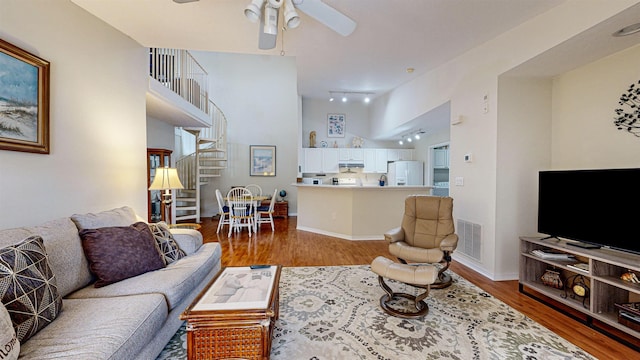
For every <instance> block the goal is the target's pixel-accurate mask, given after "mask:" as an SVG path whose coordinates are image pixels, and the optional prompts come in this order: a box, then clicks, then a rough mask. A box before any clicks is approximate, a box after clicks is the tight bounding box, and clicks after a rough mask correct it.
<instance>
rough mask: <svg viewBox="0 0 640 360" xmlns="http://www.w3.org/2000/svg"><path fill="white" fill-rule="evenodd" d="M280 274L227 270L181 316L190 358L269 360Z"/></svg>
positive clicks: (276, 267) (269, 268)
mask: <svg viewBox="0 0 640 360" xmlns="http://www.w3.org/2000/svg"><path fill="white" fill-rule="evenodd" d="M281 269H282V267H281V266H280V265H272V266H267V267H263V268H256V269H252V268H250V267H226V268H223V269H222V270H221V271H220V272H219V273H218V275H216V277H215V278H214V279H213V280H211V282H210V283H209V284H208V285H207V287H206V288H205V289H204V290H203V291H202V292H201V293H200V294H199V295H198V297H196V298H195V300H194V301H193V303H192V304H191V305H190V306H189V307H188V308H187V309H186V310H185V311H184V312H183V313H182V315H180V318H181V319H182V320H186V321H187V327H186V328H187V358H188V359H189V360H194V359H203V360H204V359H229V358H240V359H268V358H269V355H270V353H271V335H272V333H273V327H274V324H275V321H276V319H277V318H278V302H279V291H278V287H279V284H280V271H281Z"/></svg>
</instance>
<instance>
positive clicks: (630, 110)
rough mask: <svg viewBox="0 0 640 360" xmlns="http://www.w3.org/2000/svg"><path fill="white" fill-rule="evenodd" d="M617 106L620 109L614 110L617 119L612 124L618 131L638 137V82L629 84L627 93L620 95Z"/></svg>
mask: <svg viewBox="0 0 640 360" xmlns="http://www.w3.org/2000/svg"><path fill="white" fill-rule="evenodd" d="M618 104H619V105H620V106H622V107H621V108H618V109H615V113H616V115H617V117H616V118H615V120H614V122H613V123H614V124H615V126H616V127H617V128H618V130H626V131H627V132H629V133H631V134H633V135H635V136H636V137H640V81H638V82H637V83H634V84H631V85H630V86H629V89H627V92H625V93H623V94H622V95H620V100H618Z"/></svg>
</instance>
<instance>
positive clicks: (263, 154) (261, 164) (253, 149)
mask: <svg viewBox="0 0 640 360" xmlns="http://www.w3.org/2000/svg"><path fill="white" fill-rule="evenodd" d="M249 158H250V162H249V164H250V165H249V166H250V169H249V171H250V173H249V175H250V176H276V147H275V146H273V145H250V146H249Z"/></svg>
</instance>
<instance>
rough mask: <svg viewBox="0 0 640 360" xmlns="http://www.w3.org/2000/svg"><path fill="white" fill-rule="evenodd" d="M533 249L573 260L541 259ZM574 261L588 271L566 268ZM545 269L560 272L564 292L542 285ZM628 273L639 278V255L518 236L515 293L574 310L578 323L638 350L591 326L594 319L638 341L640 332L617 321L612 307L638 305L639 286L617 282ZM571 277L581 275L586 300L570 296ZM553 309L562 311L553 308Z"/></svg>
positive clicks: (637, 346)
mask: <svg viewBox="0 0 640 360" xmlns="http://www.w3.org/2000/svg"><path fill="white" fill-rule="evenodd" d="M534 250H543V251H546V252H558V253H562V254H568V255H572V256H573V258H571V259H560V260H558V259H544V258H542V257H539V256H537V255H534V254H532V253H531V252H532V251H534ZM577 262H582V263H587V264H588V271H582V270H577V269H574V268H571V267H569V266H568V265H570V264H574V263H577ZM549 269H551V270H554V271H557V272H559V273H560V275H561V279H562V281H563V284H564V289H556V288H553V287H550V286H546V285H544V284H543V282H542V280H541V277H542V275H543V274H544V273H545V271H546V270H549ZM629 271H630V272H633V273H635V274H637V275H638V276H640V255H636V254H632V253H627V252H622V251H617V250H612V249H608V248H601V249H583V248H580V247H576V246H572V245H570V244H569V243H568V242H567V241H566V240H562V239H557V238H549V239H544V240H542V238H541V237H527V236H521V237H520V278H519V290H520V292H521V293H524V294H526V295H529V296H531V297H533V298H535V299H537V300H540V301H542V302H545V303H547V304H548V305H551V306H553V305H552V304H549V303H548V302H547V301H545V300H544V299H543V298H540V297H537V296H536V293H537V294H541V295H544V296H546V297H547V298H549V299H551V300H554V301H556V302H557V303H560V304H562V305H564V306H566V307H569V308H571V309H574V310H576V311H578V312H580V313H582V314H584V315H585V317H586V320H583V319H580V318H578V320H581V321H583V322H585V324H587V325H589V326H591V327H592V328H594V329H596V330H598V331H600V332H603V333H605V334H607V335H609V336H611V337H613V338H615V339H616V340H618V341H621V342H623V343H625V344H626V345H627V346H630V347H632V348H634V349H636V350H639V351H640V345H638V342H637V341H633V342H630V341H627V340H625V339H623V338H620V337H618V336H616V335H615V334H613V333H612V332H611V331H608V330H607V329H605V328H604V327H601V326H598V325H597V324H596V323H594V320H597V322H601V323H602V324H606V325H607V326H609V327H611V328H614V329H616V330H619V331H621V332H623V333H625V334H628V335H630V336H631V337H634V338H636V339H640V332H638V331H636V330H634V329H632V328H631V327H627V326H625V325H623V324H621V323H619V322H618V308H617V307H616V306H615V304H624V303H630V302H640V284H634V283H631V282H628V281H624V280H621V279H620V275H622V274H623V273H626V272H629ZM574 275H582V279H583V280H584V281H585V284H586V285H587V286H588V288H589V292H588V295H587V296H586V298H581V297H579V296H576V295H574V293H573V291H572V289H571V288H570V285H571V284H567V280H569V279H571V278H572V277H574ZM574 278H576V277H574ZM531 291H533V292H531ZM572 295H573V296H572ZM553 307H554V308H556V309H557V310H560V311H562V309H561V308H559V307H557V306H553ZM574 317H575V316H574Z"/></svg>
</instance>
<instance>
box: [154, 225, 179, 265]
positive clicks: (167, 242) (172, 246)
mask: <svg viewBox="0 0 640 360" xmlns="http://www.w3.org/2000/svg"><path fill="white" fill-rule="evenodd" d="M149 228H150V229H151V233H153V237H154V238H155V239H156V244H157V245H158V250H159V251H160V257H162V260H163V261H164V263H165V264H167V265H168V264H171V263H172V262H174V261H176V260H178V259H181V258H183V257H185V256H187V254H185V252H184V251H182V249H180V247H179V246H178V243H177V242H176V240H175V239H174V238H173V235H171V231H170V230H169V226H167V223H165V222H164V221H161V222H159V223H155V224H149Z"/></svg>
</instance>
